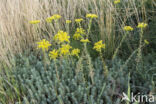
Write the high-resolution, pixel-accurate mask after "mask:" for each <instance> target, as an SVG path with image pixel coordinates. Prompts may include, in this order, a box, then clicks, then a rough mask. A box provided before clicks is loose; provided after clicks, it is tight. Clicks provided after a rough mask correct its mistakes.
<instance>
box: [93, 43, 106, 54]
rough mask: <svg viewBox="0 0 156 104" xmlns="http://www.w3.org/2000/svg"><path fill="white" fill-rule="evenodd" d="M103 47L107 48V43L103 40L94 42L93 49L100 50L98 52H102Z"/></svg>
mask: <svg viewBox="0 0 156 104" xmlns="http://www.w3.org/2000/svg"><path fill="white" fill-rule="evenodd" d="M102 48H103V49H105V48H106V45H105V44H103V43H102V40H100V41H98V42H96V43H95V44H94V47H93V49H95V50H96V51H98V52H101V49H102Z"/></svg>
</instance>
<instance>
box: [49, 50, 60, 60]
mask: <svg viewBox="0 0 156 104" xmlns="http://www.w3.org/2000/svg"><path fill="white" fill-rule="evenodd" d="M49 57H50V59H56V58H57V57H58V51H57V50H55V49H54V50H52V51H50V52H49Z"/></svg>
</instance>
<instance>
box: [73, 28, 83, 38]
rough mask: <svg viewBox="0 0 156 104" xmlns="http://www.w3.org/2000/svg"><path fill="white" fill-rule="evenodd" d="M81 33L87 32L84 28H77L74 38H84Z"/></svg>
mask: <svg viewBox="0 0 156 104" xmlns="http://www.w3.org/2000/svg"><path fill="white" fill-rule="evenodd" d="M81 34H85V30H84V29H83V28H77V29H76V32H75V34H74V36H73V38H74V39H75V40H80V39H81V38H82V36H81Z"/></svg>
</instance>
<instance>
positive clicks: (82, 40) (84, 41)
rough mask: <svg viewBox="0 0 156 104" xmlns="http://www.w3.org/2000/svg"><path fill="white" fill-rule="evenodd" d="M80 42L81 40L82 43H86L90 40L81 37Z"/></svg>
mask: <svg viewBox="0 0 156 104" xmlns="http://www.w3.org/2000/svg"><path fill="white" fill-rule="evenodd" d="M80 42H82V43H88V42H90V41H89V40H88V39H81V40H80Z"/></svg>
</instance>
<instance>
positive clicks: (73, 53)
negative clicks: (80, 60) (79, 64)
mask: <svg viewBox="0 0 156 104" xmlns="http://www.w3.org/2000/svg"><path fill="white" fill-rule="evenodd" d="M79 53H80V49H73V50H72V52H71V55H72V56H77V57H79Z"/></svg>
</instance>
